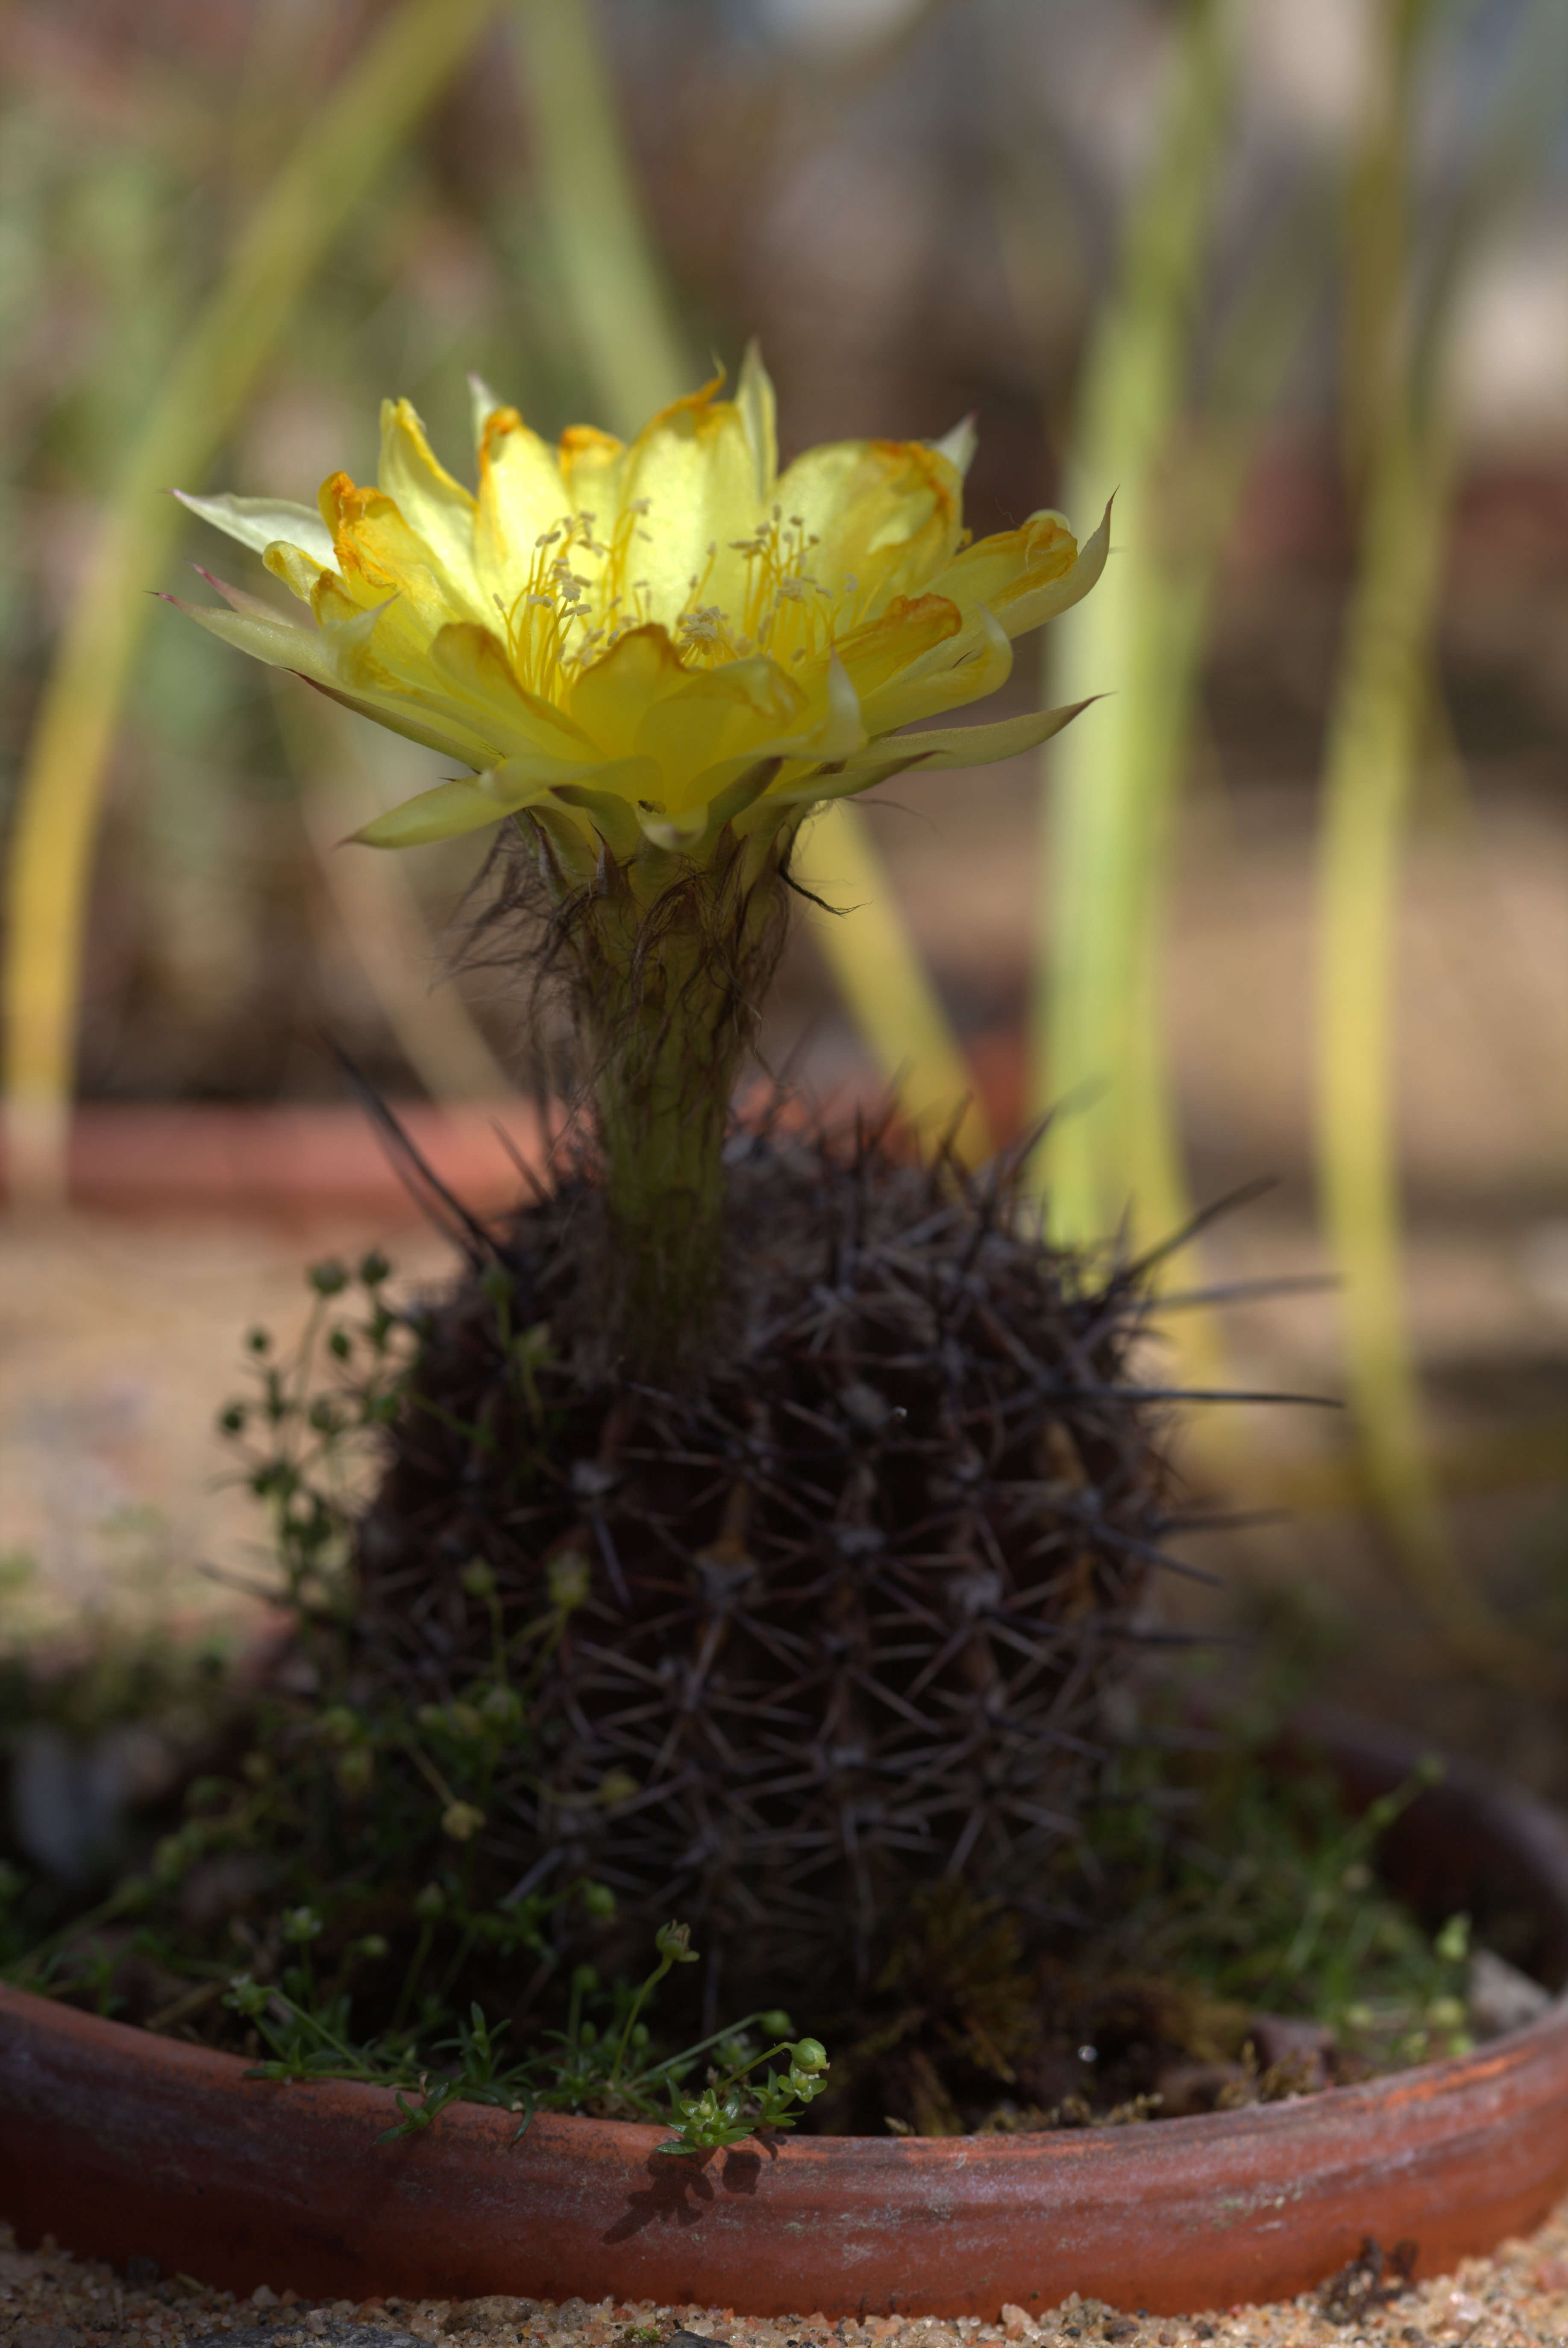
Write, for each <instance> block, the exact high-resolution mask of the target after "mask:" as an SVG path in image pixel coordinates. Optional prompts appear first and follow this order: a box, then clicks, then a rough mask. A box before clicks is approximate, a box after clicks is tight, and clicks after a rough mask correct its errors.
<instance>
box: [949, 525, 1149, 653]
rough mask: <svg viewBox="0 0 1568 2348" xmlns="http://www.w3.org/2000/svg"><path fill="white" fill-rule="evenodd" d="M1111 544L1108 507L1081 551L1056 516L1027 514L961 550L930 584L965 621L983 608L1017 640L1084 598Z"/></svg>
mask: <svg viewBox="0 0 1568 2348" xmlns="http://www.w3.org/2000/svg"><path fill="white" fill-rule="evenodd" d="M1109 544H1110V508H1109V506H1107V508H1106V510H1105V515H1104V518H1103V520H1101V522H1100V525H1099V529H1098V530H1096V531H1095V533H1094V535H1093V537H1092V538H1090V539H1088V541H1086V543H1085V544H1084V545H1083V546H1082V547H1080V546H1079V545H1078V541H1077V540H1076V539H1075V538H1074V536H1073V534H1072V532H1071V530H1069V529H1068V526H1067V524H1066V522H1065V521H1064V520H1062V518H1061V516H1060V514H1057V513H1037V514H1031V515H1030V517H1029V519H1028V520H1027V521H1026V522H1025V523H1023V524H1022V525H1021V526H1020V527H1019V528H1018V529H1017V530H1002V531H1000V532H998V534H997V535H996V536H995V538H983V539H981V540H980V541H978V543H977V544H975V545H974V546H969V547H965V550H964V551H963V553H962V554H960V555H959V556H958V557H957V558H956V560H955V561H953V562H951V563H950V564H949V565H948V566H947V568H946V570H944V572H942V574H941V576H940V577H939V578H938V579H935V580H934V581H933V582H932V586H933V592H934V593H936V594H939V595H946V596H949V597H951V599H952V601H953V602H954V603H956V604H957V606H958V608H959V610H960V611H961V612H962V613H964V614H965V617H966V618H967V617H968V615H969V614H970V613H973V612H975V610H977V609H978V607H979V606H980V605H981V604H987V605H988V606H989V607H990V609H991V610H992V611H993V612H995V614H996V617H997V619H998V620H999V621H1000V622H1001V623H1002V625H1003V627H1004V628H1005V629H1006V632H1007V633H1008V635H1009V636H1020V635H1022V634H1023V633H1025V631H1026V629H1029V628H1037V627H1040V626H1042V625H1043V624H1044V623H1045V622H1046V621H1047V620H1054V619H1055V618H1056V616H1057V613H1059V612H1065V611H1067V610H1068V608H1069V607H1070V606H1071V605H1072V604H1074V603H1076V602H1078V601H1079V600H1080V599H1081V598H1082V597H1083V596H1085V595H1087V594H1088V591H1089V589H1090V588H1091V587H1092V586H1093V585H1094V583H1095V582H1096V580H1097V579H1098V578H1099V574H1100V572H1102V571H1103V570H1104V568H1105V558H1106V552H1107V550H1108V548H1109Z"/></svg>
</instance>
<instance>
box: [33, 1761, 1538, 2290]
mask: <svg viewBox="0 0 1568 2348" xmlns="http://www.w3.org/2000/svg"><path fill="white" fill-rule="evenodd" d="M1314 1733H1315V1735H1316V1737H1317V1738H1318V1740H1319V1741H1320V1743H1321V1745H1322V1747H1323V1749H1324V1750H1325V1751H1326V1754H1327V1756H1328V1757H1329V1758H1330V1759H1331V1760H1332V1761H1333V1762H1334V1764H1335V1765H1336V1766H1337V1768H1338V1769H1339V1771H1340V1773H1341V1775H1342V1776H1343V1777H1344V1779H1345V1781H1346V1784H1347V1785H1348V1786H1349V1787H1351V1789H1352V1790H1353V1792H1355V1793H1356V1794H1357V1795H1359V1796H1363V1797H1369V1796H1371V1795H1373V1794H1375V1793H1377V1792H1378V1791H1380V1790H1382V1789H1384V1788H1386V1787H1390V1786H1392V1785H1395V1784H1398V1782H1399V1780H1400V1779H1401V1778H1402V1777H1403V1776H1405V1775H1406V1774H1407V1772H1408V1769H1409V1768H1410V1766H1412V1765H1413V1762H1414V1760H1415V1758H1416V1756H1417V1753H1418V1748H1417V1747H1416V1746H1412V1745H1411V1744H1410V1743H1409V1742H1408V1740H1406V1739H1402V1738H1400V1737H1398V1736H1394V1735H1387V1734H1384V1733H1382V1732H1379V1731H1374V1730H1367V1729H1365V1728H1361V1727H1358V1726H1357V1725H1354V1724H1347V1723H1345V1722H1343V1721H1330V1722H1324V1721H1321V1720H1320V1721H1319V1722H1318V1723H1317V1724H1316V1726H1315V1732H1314ZM1297 1741H1298V1742H1299V1741H1300V1736H1299V1735H1298V1739H1297ZM1390 1872H1391V1873H1392V1874H1393V1875H1394V1877H1395V1878H1396V1879H1403V1880H1404V1881H1405V1882H1406V1883H1408V1884H1409V1885H1410V1886H1412V1887H1413V1888H1415V1889H1417V1890H1425V1891H1432V1890H1437V1891H1438V1892H1439V1894H1440V1901H1439V1904H1440V1905H1444V1906H1446V1905H1449V1904H1451V1903H1454V1902H1456V1901H1457V1900H1460V1899H1461V1898H1462V1899H1466V1900H1470V1899H1475V1898H1477V1897H1480V1898H1483V1899H1485V1898H1501V1899H1502V1900H1505V1901H1511V1902H1513V1903H1515V1904H1519V1903H1522V1904H1523V1906H1524V1907H1525V1908H1526V1909H1527V1910H1528V1911H1529V1913H1530V1914H1531V1915H1532V1918H1533V1921H1534V1925H1535V1928H1536V1931H1537V1938H1538V1943H1539V1962H1541V1963H1542V1965H1545V1966H1550V1967H1552V1968H1554V1969H1555V1972H1556V1973H1561V1972H1562V1971H1563V1970H1564V1968H1568V1822H1564V1821H1563V1819H1561V1818H1558V1817H1557V1816H1556V1815H1554V1814H1553V1812H1551V1811H1548V1810H1546V1809H1545V1808H1543V1807H1542V1805H1540V1804H1539V1803H1537V1802H1534V1801H1532V1799H1530V1798H1529V1797H1527V1796H1525V1795H1523V1794H1522V1793H1519V1792H1517V1791H1514V1790H1512V1789H1511V1788H1509V1787H1505V1786H1502V1785H1501V1784H1499V1783H1498V1782H1497V1781H1495V1780H1493V1779H1491V1778H1489V1777H1487V1776H1484V1775H1483V1774H1482V1773H1480V1772H1479V1771H1476V1770H1472V1769H1470V1768H1468V1767H1465V1766H1456V1767H1454V1768H1453V1769H1452V1770H1451V1771H1450V1773H1449V1776H1448V1778H1447V1779H1446V1780H1445V1782H1444V1783H1443V1784H1442V1785H1441V1786H1440V1787H1437V1788H1436V1789H1434V1790H1433V1791H1432V1792H1430V1793H1429V1794H1427V1795H1425V1796H1423V1797H1422V1798H1421V1801H1420V1802H1419V1803H1418V1805H1417V1806H1416V1807H1415V1808H1414V1809H1412V1811H1411V1812H1410V1813H1408V1816H1407V1818H1406V1819H1405V1820H1404V1821H1403V1822H1402V1826H1401V1828H1400V1830H1399V1832H1398V1834H1397V1835H1396V1836H1395V1837H1394V1838H1391V1854H1390ZM243 2072H244V2065H242V2063H241V2062H240V2061H238V2060H237V2059H235V2058H233V2057H231V2056H226V2055H214V2054H211V2053H208V2052H206V2051H205V2050H203V2049H201V2048H199V2047H195V2046H190V2045H186V2044H181V2043H178V2042H176V2041H174V2040H172V2039H167V2038H156V2037H152V2036H150V2035H149V2034H146V2033H143V2032H139V2031H135V2030H130V2029H127V2028H125V2027H123V2026H122V2025H121V2024H117V2023H114V2022H103V2021H98V2020H97V2019H96V2018H94V2017H91V2016H88V2015H86V2014H82V2013H76V2012H74V2011H72V2010H71V2009H69V2008H67V2007H64V2006H60V2005H56V2004H52V2003H49V2002H47V2001H46V2000H43V1999H39V1998H34V1997H30V1996H26V1995H23V1994H21V1993H16V1992H0V2212H4V2214H5V2215H6V2216H8V2217H10V2218H11V2219H13V2220H14V2222H15V2225H16V2227H17V2229H18V2232H19V2234H20V2236H21V2237H22V2239H23V2240H26V2241H32V2240H36V2238H37V2236H38V2235H39V2234H40V2233H41V2232H43V2231H44V2230H45V2229H48V2230H52V2231H53V2232H54V2234H55V2235H56V2236H57V2239H58V2240H59V2241H60V2242H61V2243H62V2244H64V2245H65V2246H66V2247H67V2248H68V2249H71V2250H78V2251H82V2252H90V2253H94V2254H96V2255H98V2256H101V2257H108V2258H109V2259H112V2260H117V2261H123V2260H125V2259H127V2258H129V2257H131V2256H133V2255H135V2254H136V2253H138V2252H140V2253H143V2254H149V2255H151V2256H152V2257H154V2258H157V2259H159V2260H161V2261H162V2263H163V2264H164V2265H165V2266H166V2267H170V2268H175V2269H181V2270H183V2271H185V2272H187V2273H190V2274H193V2275H197V2276H200V2277H201V2278H202V2279H204V2280H210V2281H213V2282H216V2283H221V2284H226V2285H229V2286H231V2287H232V2288H234V2289H236V2290H239V2291H249V2290H251V2289H253V2287H254V2286H255V2285H256V2284H257V2283H259V2282H263V2281H264V2282H267V2283H270V2284H271V2285H272V2286H273V2289H275V2290H277V2289H283V2288H284V2287H286V2286H288V2285H290V2284H292V2285H293V2286H294V2288H295V2289H296V2290H298V2291H302V2292H304V2293H310V2294H315V2295H321V2296H325V2295H328V2294H334V2295H337V2294H342V2295H347V2296H350V2297H360V2296H365V2295H367V2294H369V2293H371V2292H373V2291H374V2292H380V2293H382V2294H386V2293H387V2292H398V2293H401V2294H403V2295H404V2296H405V2297H415V2296H420V2297H432V2298H453V2299H457V2298H474V2297H479V2296H481V2295H483V2294H485V2293H488V2292H492V2291H499V2292H511V2293H518V2294H528V2295H531V2296H534V2297H538V2298H546V2299H564V2298H568V2297H571V2296H573V2295H580V2296H581V2297H583V2298H585V2299H589V2300H595V2299H601V2298H603V2297H605V2296H606V2295H611V2296H614V2297H615V2298H618V2299H634V2298H635V2299H643V2298H645V2299H652V2300H655V2301H658V2302H664V2303H665V2304H669V2303H672V2302H675V2303H682V2302H685V2303H693V2302H695V2303H696V2304H698V2305H702V2306H721V2307H726V2308H733V2309H735V2310H736V2311H737V2312H743V2313H747V2314H758V2315H764V2314H766V2315H772V2314H781V2313H789V2312H797V2311H807V2310H810V2311H815V2310H819V2309H820V2310H821V2311H822V2312H825V2313H827V2314H830V2315H831V2314H845V2313H858V2312H861V2311H866V2312H903V2313H908V2314H920V2313H939V2314H946V2315H957V2314H965V2313H968V2314H974V2315H979V2316H982V2317H986V2318H991V2319H995V2317H996V2316H997V2314H998V2312H999V2311H1000V2309H1001V2307H1002V2306H1003V2304H1004V2303H1005V2302H1009V2301H1010V2302H1015V2303H1016V2304H1017V2305H1019V2306H1021V2307H1024V2308H1026V2309H1028V2308H1044V2307H1047V2306H1050V2305H1052V2304H1053V2303H1055V2302H1057V2301H1059V2300H1060V2299H1062V2298H1064V2297H1065V2296H1066V2294H1067V2293H1068V2291H1074V2290H1076V2291H1081V2292H1083V2293H1085V2294H1086V2295H1093V2296H1095V2297H1097V2298H1099V2299H1103V2300H1107V2301H1109V2302H1112V2303H1113V2304H1115V2305H1118V2306H1121V2307H1125V2308H1141V2309H1147V2310H1149V2311H1150V2312H1159V2313H1178V2312H1184V2311H1186V2312H1191V2311H1193V2310H1197V2309H1201V2308H1205V2307H1211V2308H1212V2307H1217V2306H1227V2305H1230V2304H1232V2303H1233V2302H1236V2301H1238V2300H1265V2299H1271V2298H1278V2297H1283V2296H1285V2295H1287V2294H1290V2293H1294V2292H1295V2291H1301V2290H1303V2289H1305V2288H1307V2287H1308V2286H1310V2285H1312V2284H1314V2283H1315V2282H1316V2281H1319V2280H1321V2279H1322V2278H1323V2277H1324V2276H1326V2275H1327V2274H1329V2273H1331V2272H1332V2271H1335V2270H1336V2268H1338V2267H1339V2266H1341V2265H1343V2264H1344V2263H1345V2262H1346V2260H1348V2259H1350V2258H1352V2257H1353V2256H1354V2255H1355V2254H1356V2252H1357V2250H1358V2248H1359V2246H1360V2243H1361V2240H1362V2237H1363V2236H1364V2235H1365V2234H1367V2233H1373V2234H1376V2235H1377V2236H1378V2238H1379V2239H1380V2240H1382V2241H1383V2242H1384V2243H1385V2244H1386V2245H1387V2244H1392V2243H1393V2242H1394V2241H1396V2240H1398V2239H1401V2238H1410V2239H1413V2240H1415V2241H1416V2243H1417V2244H1418V2271H1421V2272H1423V2273H1430V2272H1433V2271H1442V2270H1443V2269H1445V2268H1447V2267H1449V2266H1451V2265H1452V2264H1453V2263H1454V2261H1455V2260H1458V2259H1460V2257H1462V2256H1464V2255H1466V2254H1467V2253H1469V2252H1471V2251H1479V2250H1487V2249H1489V2248H1491V2246H1492V2245H1493V2244H1495V2243H1496V2242H1497V2241H1499V2240H1501V2238H1502V2237H1503V2236H1505V2235H1508V2234H1514V2233H1520V2232H1522V2231H1524V2230H1528V2229H1529V2228H1531V2227H1532V2226H1534V2225H1536V2224H1537V2223H1539V2221H1540V2220H1541V2219H1542V2218H1543V2217H1544V2216H1545V2215H1546V2213H1547V2211H1548V2209H1550V2208H1551V2207H1552V2205H1553V2201H1554V2200H1555V2199H1557V2198H1558V2197H1559V2196H1560V2195H1561V2193H1562V2192H1563V2189H1564V2187H1565V2186H1568V2002H1559V2003H1557V2004H1555V2005H1554V2006H1553V2008H1552V2009H1551V2010H1550V2011H1549V2012H1548V2013H1546V2014H1545V2015H1544V2016H1543V2017H1542V2019H1541V2020H1540V2021H1539V2022H1536V2023H1534V2024H1532V2025H1531V2026H1530V2027H1529V2028H1527V2029H1524V2030H1521V2031H1517V2032H1515V2033H1513V2034H1511V2035H1510V2036H1509V2037H1507V2038H1504V2039H1499V2040H1497V2041H1495V2042H1493V2043H1492V2044H1490V2045H1487V2046H1484V2047H1482V2048H1480V2050H1479V2051H1478V2052H1477V2053H1475V2054H1473V2055H1465V2056H1462V2057H1460V2058H1457V2059H1454V2060H1451V2061H1447V2062H1442V2063H1435V2064H1430V2065H1427V2066H1425V2067H1424V2068H1422V2069H1419V2070H1415V2071H1408V2072H1405V2073H1403V2074H1400V2075H1397V2076H1394V2077H1390V2078H1387V2079H1382V2080H1377V2081H1374V2082H1372V2083H1370V2084H1369V2085H1364V2086H1357V2087H1343V2088H1336V2089H1333V2090H1330V2091H1329V2092H1328V2093H1326V2094H1323V2095H1319V2096H1311V2097H1307V2098H1305V2099H1303V2100H1301V2101H1299V2102H1295V2103H1289V2104H1277V2105H1273V2106H1264V2107H1257V2108H1253V2109H1251V2110H1243V2111H1237V2112H1226V2113H1219V2114H1215V2115H1213V2116H1207V2117H1203V2118H1198V2119H1185V2120H1171V2121H1168V2122H1163V2123H1156V2124H1155V2125H1153V2126H1150V2127H1131V2128H1115V2129H1096V2130H1093V2131H1088V2130H1085V2131H1071V2132H1063V2133H1060V2134H1055V2135H1047V2136H1036V2137H968V2138H956V2139H954V2138H946V2139H935V2140H925V2141H920V2140H906V2141H899V2140H897V2139H894V2138H892V2137H888V2138H882V2137H837V2138H834V2137H807V2138H801V2139H791V2138H789V2137H786V2138H784V2139H783V2140H781V2141H780V2142H779V2143H778V2144H777V2145H776V2146H775V2147H770V2148H769V2149H767V2150H760V2149H758V2148H754V2147H749V2146H748V2147H744V2148H742V2149H739V2150H738V2151H735V2152H732V2153H730V2154H728V2155H727V2156H717V2157H713V2158H711V2159H709V2160H707V2161H705V2162H701V2163H699V2162H696V2161H693V2160H690V2159H686V2158H671V2157H668V2156H666V2155H661V2154H659V2153H658V2152H656V2150H655V2147H656V2146H657V2145H658V2143H659V2142H660V2140H661V2137H662V2136H663V2134H664V2131H662V2130H660V2129H658V2128H655V2127H630V2126H625V2125H622V2124H616V2123H610V2122H603V2121H597V2120H579V2119H565V2118H551V2117H542V2118H539V2119H536V2120H535V2122H534V2124H533V2126H532V2127H531V2129H530V2131H529V2133H528V2135H527V2136H526V2137H524V2139H523V2140H522V2142H521V2144H519V2145H517V2146H515V2147H509V2137H510V2134H511V2127H512V2125H513V2123H511V2122H510V2121H509V2120H507V2119H506V2118H505V2117H504V2116H502V2115H500V2114H499V2113H494V2112H489V2111H485V2110H482V2109H480V2108H478V2107H476V2106H466V2105H458V2106H454V2107H453V2108H452V2109H450V2110H449V2112H448V2113H447V2114H446V2115H445V2116H443V2117H442V2118H441V2119H440V2120H438V2122H437V2123H436V2125H435V2127H433V2128H432V2129H431V2131H430V2133H429V2135H428V2136H427V2137H416V2138H414V2139H411V2140H409V2141H406V2142H403V2143H398V2144H390V2145H383V2144H378V2143H377V2132H378V2131H379V2130H380V2129H381V2128H383V2127H386V2126H387V2124H388V2121H389V2120H390V2119H392V2118H393V2117H394V2116H395V2115H394V2111H393V2103H392V2098H391V2096H389V2095H388V2094H387V2093H385V2092H383V2091H382V2090H380V2089H376V2088H368V2087H360V2086H352V2085H337V2084H323V2085H307V2086H300V2085H294V2086H282V2085H267V2084H263V2083H260V2082H257V2081H252V2080H247V2079H246V2078H245V2077H244V2075H243Z"/></svg>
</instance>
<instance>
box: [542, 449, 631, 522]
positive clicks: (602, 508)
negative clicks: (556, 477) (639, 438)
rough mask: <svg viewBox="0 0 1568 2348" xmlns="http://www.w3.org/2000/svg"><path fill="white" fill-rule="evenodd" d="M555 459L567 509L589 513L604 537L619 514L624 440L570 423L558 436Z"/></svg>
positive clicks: (624, 464)
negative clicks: (559, 436)
mask: <svg viewBox="0 0 1568 2348" xmlns="http://www.w3.org/2000/svg"><path fill="white" fill-rule="evenodd" d="M556 462H557V463H558V465H559V466H560V468H561V478H562V481H564V483H565V484H566V503H567V507H568V510H570V511H571V512H573V513H574V514H576V513H591V514H592V515H593V517H594V520H596V522H597V523H598V526H599V535H600V537H601V538H602V539H606V540H607V539H608V538H609V537H610V535H611V533H612V532H613V531H614V527H615V524H616V522H617V521H618V520H620V516H621V483H622V479H623V477H624V472H625V466H626V444H625V442H624V440H617V439H616V438H615V437H614V433H612V432H601V431H600V430H599V429H598V427H597V426H595V425H593V424H570V425H568V426H567V427H566V430H565V431H564V432H563V433H562V436H561V441H560V447H559V449H558V451H557V456H556Z"/></svg>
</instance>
